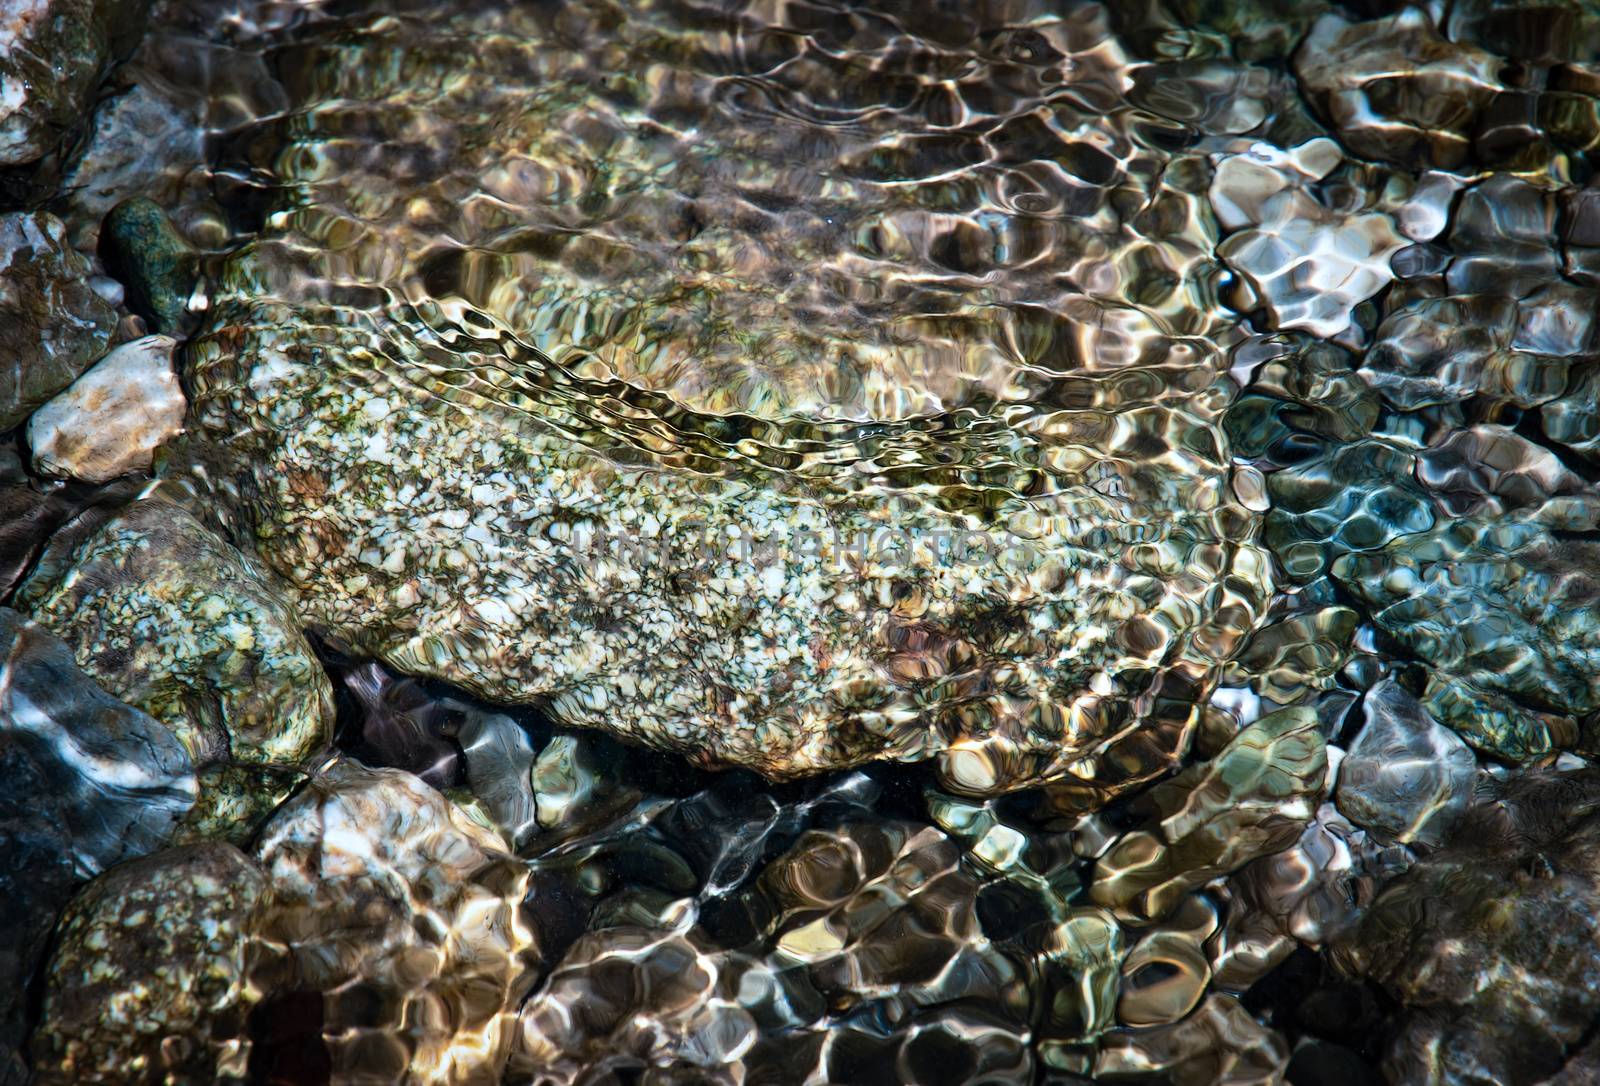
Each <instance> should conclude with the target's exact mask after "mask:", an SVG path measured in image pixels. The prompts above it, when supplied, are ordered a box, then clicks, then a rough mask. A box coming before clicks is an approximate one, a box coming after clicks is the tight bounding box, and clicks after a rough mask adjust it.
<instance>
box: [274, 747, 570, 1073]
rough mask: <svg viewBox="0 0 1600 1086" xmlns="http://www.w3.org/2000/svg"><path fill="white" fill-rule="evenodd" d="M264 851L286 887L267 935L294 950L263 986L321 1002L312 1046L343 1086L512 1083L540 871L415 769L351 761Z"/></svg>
mask: <svg viewBox="0 0 1600 1086" xmlns="http://www.w3.org/2000/svg"><path fill="white" fill-rule="evenodd" d="M256 852H257V856H258V858H259V860H260V862H261V865H262V866H263V868H264V869H265V870H266V872H267V874H268V877H269V879H270V881H271V885H272V896H271V903H270V907H269V908H268V909H267V910H266V912H265V913H264V914H263V916H262V917H261V919H260V922H259V924H258V927H257V933H258V935H259V937H260V938H262V939H263V940H266V941H267V942H268V943H270V944H275V945H277V946H279V947H281V952H280V956H279V957H278V958H277V959H276V961H275V962H269V963H266V964H263V966H262V967H261V970H260V971H259V972H258V973H257V974H256V977H255V980H256V983H258V984H260V985H262V986H263V987H264V988H266V989H267V990H269V991H276V992H278V993H279V994H280V995H281V994H282V993H283V992H288V991H293V990H296V989H299V990H304V991H309V992H314V993H321V997H322V1007H323V1015H322V1020H321V1021H320V1022H319V1023H316V1024H315V1025H314V1026H313V1028H312V1030H311V1035H310V1036H309V1037H307V1038H306V1039H305V1043H307V1044H311V1045H317V1046H325V1050H326V1053H327V1059H328V1066H329V1068H330V1070H331V1073H332V1075H333V1081H337V1082H352V1083H355V1082H376V1081H379V1080H381V1081H385V1082H399V1081H429V1082H438V1083H441V1084H452V1086H454V1084H460V1086H465V1084H468V1083H480V1082H495V1081H499V1074H500V1070H501V1068H502V1067H503V1066H504V1065H505V1061H506V1059H507V1056H508V1055H509V1052H510V1046H511V1040H512V1036H511V1032H512V1021H513V1015H514V1013H515V1010H516V1007H517V1005H518V1003H519V1002H520V1001H521V998H522V996H523V994H525V993H526V991H527V989H528V987H529V985H530V984H531V982H532V980H533V975H532V972H531V970H532V969H533V967H534V966H536V965H537V953H538V951H537V947H536V946H535V945H534V937H533V935H532V933H531V932H530V931H529V929H528V928H527V926H526V924H525V922H524V920H523V919H522V917H521V908H522V901H523V897H524V895H525V894H526V892H527V885H528V871H527V868H526V867H525V866H524V865H522V864H520V863H517V862H515V861H513V860H512V859H511V857H510V855H509V854H508V853H507V852H506V851H505V850H504V846H503V845H502V843H501V842H500V841H499V840H498V839H497V836H496V835H495V834H494V833H493V832H491V831H489V830H486V829H484V828H482V827H480V826H478V825H476V824H475V823H473V822H471V821H470V820H469V819H467V818H466V817H465V816H464V815H462V813H461V812H460V811H459V810H457V809H456V808H455V806H454V805H453V804H451V803H450V801H448V800H447V799H445V798H444V797H443V796H442V795H440V794H439V793H438V792H436V791H435V790H434V789H432V788H430V787H428V786H427V785H426V784H423V783H422V782H421V781H420V780H418V779H417V778H416V777H413V776H412V775H411V774H409V773H404V772H401V771H400V770H395V769H366V768H364V767H362V766H360V765H357V764H355V763H351V762H339V763H336V764H335V765H333V766H332V767H330V768H329V769H328V770H327V771H326V772H325V773H323V774H321V775H319V776H318V777H316V778H315V779H314V780H313V781H312V782H311V783H310V784H309V785H308V786H307V787H306V789H305V790H304V791H303V792H301V793H300V794H299V795H297V796H296V797H295V798H294V799H292V800H291V801H289V802H288V803H286V804H284V806H283V807H282V808H280V809H279V810H278V811H277V812H276V813H275V814H274V815H273V817H272V819H271V821H269V822H268V824H267V825H266V826H265V827H264V829H263V830H262V833H261V838H260V842H259V843H258V845H257V848H256ZM358 993H359V994H358Z"/></svg>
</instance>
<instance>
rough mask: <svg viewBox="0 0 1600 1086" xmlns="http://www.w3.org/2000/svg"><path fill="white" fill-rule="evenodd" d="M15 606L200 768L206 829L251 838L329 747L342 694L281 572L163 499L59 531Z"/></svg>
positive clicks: (194, 823)
mask: <svg viewBox="0 0 1600 1086" xmlns="http://www.w3.org/2000/svg"><path fill="white" fill-rule="evenodd" d="M17 605H18V606H19V607H20V608H22V609H24V610H26V611H27V612H28V613H29V614H31V615H32V616H33V617H34V618H36V619H37V620H38V621H39V622H40V623H41V624H43V625H44V626H46V627H48V628H49V629H51V630H52V631H53V632H55V633H56V634H58V635H60V636H61V637H62V638H63V639H65V640H66V641H67V643H68V644H69V645H70V646H71V647H72V650H73V654H74V655H75V656H76V657H77V659H78V662H79V664H80V665H81V666H82V667H83V668H84V669H85V670H86V671H88V672H89V673H90V674H91V675H93V676H95V677H96V678H97V679H98V680H99V681H100V682H102V683H104V684H105V685H106V687H107V689H109V690H111V691H113V692H114V693H116V694H117V695H118V696H120V697H122V698H125V699H126V700H127V701H128V702H129V703H130V704H132V705H135V706H137V707H138V708H140V709H143V710H144V711H146V712H148V713H149V714H150V715H151V716H153V717H155V718H156V719H158V720H160V721H161V722H162V723H163V724H165V725H166V726H167V727H169V728H170V729H172V731H173V732H174V733H175V734H176V735H177V736H178V738H179V739H180V740H181V741H182V742H183V744H184V746H185V747H186V748H187V749H188V751H189V752H190V754H191V755H192V757H193V758H194V761H195V765H196V766H197V767H198V768H199V769H200V771H201V772H202V794H201V800H200V803H199V804H198V805H197V807H196V808H195V810H194V812H193V813H192V814H191V816H190V819H189V827H190V831H191V832H193V833H198V834H205V835H210V834H233V835H248V834H249V832H250V830H251V829H252V820H253V819H255V818H258V817H259V816H260V815H261V814H264V813H265V812H266V811H267V810H270V809H271V807H272V806H273V805H274V804H275V803H276V802H277V801H278V800H279V799H281V798H282V797H283V796H284V795H286V794H287V793H288V791H289V790H290V789H291V788H292V787H293V785H294V783H295V781H296V779H297V776H298V771H299V770H300V768H301V767H302V766H303V765H304V764H305V763H306V761H307V760H308V759H310V758H311V757H312V756H313V755H315V754H316V753H318V752H319V751H320V750H321V749H322V748H323V747H324V745H325V744H326V743H327V740H328V736H329V732H330V729H331V724H332V716H333V700H332V690H331V688H330V687H329V684H328V679H327V675H326V673H325V672H324V671H323V670H322V667H321V665H320V664H319V663H318V662H317V659H316V657H315V656H314V655H313V654H312V652H311V648H310V646H309V645H308V644H307V643H306V640H305V636H304V635H303V634H302V633H301V632H300V627H299V625H298V623H297V622H296V621H295V620H294V617H293V615H292V613H291V612H290V611H289V608H288V605H287V604H286V603H285V602H284V600H283V598H282V596H281V595H280V594H279V591H278V589H277V587H276V586H275V585H274V584H273V582H272V580H271V579H270V577H269V575H268V574H266V573H265V572H264V571H263V570H261V569H260V568H259V567H258V566H256V564H255V563H254V562H252V561H251V560H249V559H247V558H246V557H244V556H243V555H242V554H240V553H239V552H238V551H236V550H235V549H234V548H233V547H231V546H229V545H228V544H227V542H226V541H224V540H223V539H221V538H220V537H219V536H217V535H216V534H215V533H214V532H212V531H211V530H210V529H208V528H206V527H205V526H204V525H203V524H201V523H200V522H199V521H198V520H196V519H195V518H194V516H193V515H192V514H190V513H189V512H188V511H187V510H186V509H185V508H184V507H183V506H181V505H179V504H176V503H174V502H171V501H167V500H163V499H161V498H147V499H145V500H141V501H136V502H134V503H132V504H131V505H129V506H128V507H127V508H125V509H124V510H122V511H121V512H119V513H118V514H117V515H116V516H115V517H113V518H111V519H109V520H107V521H106V522H104V523H103V524H101V525H100V526H99V527H98V528H96V529H95V530H94V531H93V532H92V533H90V534H89V535H88V536H87V537H85V538H83V539H81V540H73V539H66V540H62V541H59V542H58V544H57V545H56V546H55V547H52V548H51V549H50V550H48V551H47V552H46V553H45V555H44V556H43V557H42V558H41V559H40V562H39V565H38V567H37V568H36V569H35V571H34V572H33V574H32V576H31V577H30V578H29V580H28V581H26V582H25V583H24V584H23V586H22V587H21V589H20V590H19V591H18V596H17Z"/></svg>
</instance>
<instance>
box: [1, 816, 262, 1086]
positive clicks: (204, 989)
mask: <svg viewBox="0 0 1600 1086" xmlns="http://www.w3.org/2000/svg"><path fill="white" fill-rule="evenodd" d="M265 888H266V882H265V879H264V878H263V877H262V875H261V873H260V871H259V870H258V869H257V868H256V867H255V865H254V864H252V863H251V861H250V860H249V858H248V857H246V856H244V855H243V854H242V853H240V852H239V851H238V850H237V849H235V848H234V847H233V846H232V845H227V844H205V845H186V846H182V847H180V848H175V849H171V850H168V851H165V852H159V853H156V854H154V855H152V856H147V857H145V858H143V859H140V860H134V861H132V862H129V863H125V864H122V865H120V866H118V867H116V868H115V869H113V870H112V871H110V872H108V873H107V874H106V875H105V876H104V877H102V878H99V879H97V880H95V882H94V883H93V885H92V886H91V887H90V888H89V889H88V890H87V891H85V892H84V893H83V894H81V895H79V896H78V898H77V899H76V900H75V901H73V903H72V906H71V908H70V909H68V911H67V913H66V915H65V916H64V917H63V918H62V921H61V925H60V928H59V931H58V934H57V937H56V948H55V951H54V953H53V954H52V956H51V961H50V970H49V976H48V980H47V988H46V992H45V998H44V1010H43V1015H42V1021H41V1023H40V1026H39V1029H38V1031H37V1032H36V1033H35V1034H34V1036H33V1041H32V1050H33V1058H34V1069H35V1078H36V1081H38V1082H41V1083H63V1084H65V1083H78V1082H95V1083H174V1082H192V1083H196V1084H198V1083H203V1082H221V1081H241V1080H242V1079H241V1073H242V1072H243V1071H244V1070H245V1068H244V1066H243V1065H242V1063H241V1059H240V1057H241V1055H242V1049H241V1047H240V1044H239V1041H238V1036H239V1033H240V1032H241V1030H242V1026H243V1024H244V1023H243V1016H244V1014H245V1013H246V1012H247V1011H248V1010H249V1007H250V1004H251V1003H252V1002H253V998H254V997H253V995H252V994H251V993H249V992H247V990H246V985H247V983H248V972H247V967H248V955H249V949H250V937H251V933H252V928H253V925H254V923H255V920H256V915H257V912H258V909H259V907H260V906H261V902H262V897H263V894H264V892H265ZM113 947H114V948H116V949H115V952H114V953H113V954H110V955H108V954H107V950H108V948H113Z"/></svg>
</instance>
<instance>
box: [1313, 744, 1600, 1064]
mask: <svg viewBox="0 0 1600 1086" xmlns="http://www.w3.org/2000/svg"><path fill="white" fill-rule="evenodd" d="M1483 798H1484V799H1485V800H1486V802H1484V803H1482V804H1480V805H1479V806H1478V807H1476V808H1475V809H1474V811H1473V812H1472V813H1471V814H1470V815H1469V816H1468V817H1467V820H1466V821H1465V822H1464V823H1463V825H1462V827H1461V829H1460V831H1459V832H1458V833H1457V834H1456V835H1455V837H1454V838H1453V839H1452V842H1451V844H1450V846H1449V847H1448V848H1446V849H1444V850H1442V851H1440V852H1438V853H1437V854H1435V855H1433V856H1430V857H1429V858H1427V859H1424V860H1422V861H1421V862H1419V863H1418V864H1416V865H1415V866H1414V867H1412V868H1411V870H1410V871H1408V872H1407V873H1406V874H1404V875H1402V876H1401V877H1400V878H1399V879H1398V880H1396V881H1395V882H1394V883H1393V884H1391V885H1390V886H1389V887H1388V889H1386V890H1385V891H1384V892H1383V893H1382V894H1381V895H1380V896H1379V898H1378V899H1377V901H1376V902H1374V903H1373V906H1372V908H1371V909H1370V910H1369V911H1368V913H1367V916H1366V918H1365V919H1364V920H1363V922H1362V924H1361V926H1360V927H1359V928H1358V929H1356V930H1355V931H1353V932H1351V933H1350V934H1349V935H1348V936H1347V937H1346V938H1345V939H1343V940H1341V942H1340V944H1339V946H1338V947H1337V952H1336V957H1335V960H1336V961H1338V962H1339V963H1340V964H1341V965H1342V966H1343V967H1344V968H1345V969H1346V970H1348V971H1349V972H1351V973H1355V974H1358V975H1362V976H1367V977H1370V978H1372V979H1373V980H1375V981H1377V982H1379V983H1381V984H1382V985H1383V986H1384V987H1385V988H1386V989H1387V990H1388V991H1389V993H1390V995H1391V996H1393V997H1394V998H1395V999H1396V1000H1398V1001H1399V1002H1400V1003H1401V1004H1402V1005H1403V1007H1404V1008H1405V1010H1404V1013H1403V1014H1402V1016H1401V1018H1400V1021H1399V1024H1398V1029H1397V1031H1396V1034H1395V1036H1394V1038H1393V1040H1392V1041H1391V1042H1390V1044H1389V1045H1388V1048H1387V1055H1386V1057H1385V1061H1384V1062H1385V1072H1386V1074H1387V1076H1388V1077H1389V1079H1390V1080H1391V1081H1398V1082H1438V1083H1444V1084H1449V1086H1466V1084H1467V1083H1475V1082H1484V1081H1496V1082H1504V1083H1508V1084H1512V1086H1525V1084H1528V1086H1531V1084H1532V1083H1536V1082H1544V1081H1546V1080H1547V1079H1549V1078H1550V1076H1552V1075H1554V1074H1556V1073H1557V1072H1558V1071H1560V1070H1561V1068H1562V1065H1563V1063H1564V1062H1565V1060H1566V1058H1567V1054H1568V1053H1569V1052H1571V1051H1572V1050H1573V1049H1574V1048H1575V1047H1577V1046H1579V1045H1580V1044H1581V1043H1582V1042H1583V1041H1585V1040H1586V1039H1587V1033H1588V1030H1589V1027H1590V1025H1591V1024H1592V1023H1593V1021H1594V1018H1595V1015H1596V1013H1597V1011H1600V933H1597V927H1596V916H1597V915H1600V820H1597V818H1596V815H1595V811H1596V809H1597V801H1600V782H1597V778H1596V776H1595V774H1594V772H1593V771H1591V770H1581V771H1578V772H1576V773H1564V774H1556V773H1546V772H1541V771H1534V772H1531V773H1529V774H1527V775H1525V776H1523V777H1521V778H1520V779H1517V780H1513V781H1507V782H1504V783H1501V784H1497V785H1495V786H1493V788H1492V789H1491V790H1490V791H1489V793H1488V794H1487V795H1486V796H1484V797H1483Z"/></svg>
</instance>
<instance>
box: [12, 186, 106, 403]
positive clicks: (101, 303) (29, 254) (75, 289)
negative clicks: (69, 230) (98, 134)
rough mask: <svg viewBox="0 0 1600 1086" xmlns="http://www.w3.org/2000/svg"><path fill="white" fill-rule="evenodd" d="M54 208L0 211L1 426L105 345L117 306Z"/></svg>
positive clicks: (82, 366)
mask: <svg viewBox="0 0 1600 1086" xmlns="http://www.w3.org/2000/svg"><path fill="white" fill-rule="evenodd" d="M88 278H89V262H88V261H86V260H85V259H84V258H83V257H82V256H80V255H79V254H78V253H77V252H75V251H74V250H73V249H72V248H71V247H69V245H68V244H67V234H66V228H65V227H64V226H62V224H61V221H60V220H59V219H57V218H56V217H55V216H53V215H48V214H45V213H43V212H23V211H17V212H12V213H10V214H6V215H0V430H9V429H10V428H11V427H13V426H15V425H16V424H17V423H19V422H21V421H22V420H23V419H25V418H27V416H28V413H29V412H31V411H32V410H33V409H34V408H36V407H38V406H39V405H40V404H42V403H44V402H45V401H46V400H48V399H49V398H50V397H51V396H54V395H55V394H56V393H57V392H60V391H61V390H62V389H64V388H66V387H67V386H68V385H70V384H71V383H72V381H73V379H74V378H76V377H77V376H78V374H80V373H82V372H83V371H84V370H85V369H87V368H88V367H89V364H90V363H92V362H93V361H94V360H95V359H97V358H99V357H100V355H101V354H103V353H104V352H105V349H106V344H107V343H109V342H110V340H111V330H112V328H113V327H114V326H115V324H116V319H117V318H116V313H115V312H114V311H113V310H112V308H111V306H109V305H107V304H106V302H105V300H104V299H102V298H101V297H100V296H99V295H98V294H96V293H95V292H94V291H93V290H91V289H90V287H89V284H88Z"/></svg>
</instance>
